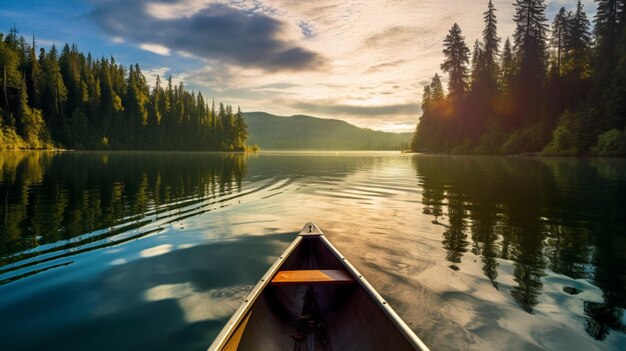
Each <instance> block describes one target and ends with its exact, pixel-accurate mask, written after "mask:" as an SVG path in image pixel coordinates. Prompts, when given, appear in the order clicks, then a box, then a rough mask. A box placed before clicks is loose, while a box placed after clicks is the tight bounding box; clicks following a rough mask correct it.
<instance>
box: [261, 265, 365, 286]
mask: <svg viewBox="0 0 626 351" xmlns="http://www.w3.org/2000/svg"><path fill="white" fill-rule="evenodd" d="M354 283H356V281H355V280H354V278H353V277H352V276H351V275H350V273H348V272H346V271H345V270H342V269H322V270H318V269H307V270H299V271H279V272H278V273H276V275H275V276H274V278H273V279H272V281H271V282H270V284H271V285H306V284H354Z"/></svg>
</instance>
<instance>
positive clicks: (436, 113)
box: [411, 0, 626, 156]
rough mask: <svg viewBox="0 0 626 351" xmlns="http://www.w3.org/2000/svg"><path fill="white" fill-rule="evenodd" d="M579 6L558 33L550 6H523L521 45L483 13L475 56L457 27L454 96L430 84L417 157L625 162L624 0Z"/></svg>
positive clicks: (537, 2)
mask: <svg viewBox="0 0 626 351" xmlns="http://www.w3.org/2000/svg"><path fill="white" fill-rule="evenodd" d="M596 3H597V11H596V13H595V16H594V19H593V23H594V26H593V29H592V28H591V22H590V20H589V19H588V18H587V15H586V13H585V11H584V8H583V5H582V4H581V2H580V1H578V3H577V4H576V6H575V8H573V9H570V10H567V9H565V8H561V9H560V10H559V11H558V13H557V14H556V16H555V18H554V20H553V23H552V25H551V26H549V25H548V24H547V21H548V20H547V18H546V13H545V11H546V5H545V2H544V0H515V2H514V3H513V6H514V8H515V15H514V18H513V20H514V22H515V24H516V28H515V31H514V34H513V40H512V41H511V40H510V39H509V38H506V40H505V41H504V44H503V45H502V47H501V44H502V38H500V37H499V36H498V33H497V16H496V9H495V7H494V5H493V3H492V1H491V0H490V1H489V2H488V6H487V11H486V12H485V13H484V17H483V19H484V23H485V27H484V30H483V32H482V41H478V40H476V42H475V43H474V46H473V49H472V50H470V48H469V47H468V46H467V44H466V43H465V38H464V37H463V35H462V32H461V28H460V27H459V26H458V25H457V24H456V23H455V24H454V25H453V26H452V28H451V29H450V31H449V33H448V35H447V36H446V38H445V39H444V43H443V45H444V49H443V54H444V61H443V63H442V64H441V70H442V71H443V72H444V73H447V75H448V79H447V83H448V84H447V93H446V92H445V91H444V88H443V84H442V77H441V76H439V75H438V74H435V76H434V77H433V78H432V80H431V82H430V84H428V85H426V86H425V87H424V92H423V98H422V116H421V118H420V121H419V122H418V125H417V127H416V130H415V134H414V137H413V140H412V143H411V148H412V149H413V150H414V151H422V152H445V153H458V154H520V153H538V152H541V153H542V154H543V155H562V156H565V155H567V156H576V155H599V156H624V155H626V129H625V127H626V25H625V24H626V1H625V0H596Z"/></svg>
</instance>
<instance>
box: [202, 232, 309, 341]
mask: <svg viewBox="0 0 626 351" xmlns="http://www.w3.org/2000/svg"><path fill="white" fill-rule="evenodd" d="M301 241H302V236H300V235H298V236H297V237H296V239H295V240H294V241H293V242H292V243H291V245H289V247H287V249H286V250H285V251H284V252H283V253H282V254H281V255H280V257H279V258H278V259H277V260H276V262H274V264H273V265H272V266H271V267H270V269H269V270H268V271H267V272H266V273H265V275H263V277H262V278H261V280H259V282H258V283H257V285H255V286H254V288H253V289H252V291H250V293H249V294H248V296H246V298H245V299H244V300H243V302H242V303H241V306H239V308H237V310H236V311H235V313H234V314H233V316H232V317H231V318H230V319H229V320H228V322H227V323H226V325H225V326H224V328H222V331H221V332H220V333H219V334H218V335H217V337H216V338H215V340H214V341H213V343H212V344H211V346H209V349H208V351H218V350H222V348H224V346H226V344H227V343H228V341H229V340H230V338H231V336H232V334H233V332H234V331H235V330H236V328H237V326H239V324H240V323H241V322H242V321H243V320H244V319H245V318H246V316H247V315H248V311H249V310H250V308H251V307H252V306H253V305H254V303H255V302H256V300H257V299H258V298H259V296H260V295H261V293H262V292H263V290H264V289H265V287H266V286H268V285H269V283H270V281H271V280H272V277H273V276H274V275H275V274H276V273H277V272H278V269H279V268H280V267H281V266H282V264H283V262H284V260H285V259H286V258H287V257H289V255H290V254H291V253H292V252H293V250H294V249H295V248H296V247H297V246H298V245H299V244H300V242H301Z"/></svg>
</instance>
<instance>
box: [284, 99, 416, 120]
mask: <svg viewBox="0 0 626 351" xmlns="http://www.w3.org/2000/svg"><path fill="white" fill-rule="evenodd" d="M290 105H291V107H293V108H296V109H300V110H302V111H308V113H317V114H323V115H340V116H353V117H360V118H369V117H381V116H404V115H415V116H417V114H418V113H419V110H420V108H419V105H418V104H417V103H404V104H391V105H377V106H364V105H344V104H337V103H336V102H335V101H315V102H292V103H291V104H290Z"/></svg>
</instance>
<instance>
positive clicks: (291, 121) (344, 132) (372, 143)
mask: <svg viewBox="0 0 626 351" xmlns="http://www.w3.org/2000/svg"><path fill="white" fill-rule="evenodd" d="M243 116H244V120H245V122H246V124H247V125H248V130H249V132H250V138H249V141H250V144H258V145H260V146H261V147H262V148H264V149H283V150H404V149H407V148H408V147H409V142H410V140H411V133H398V134H395V133H385V132H380V131H374V130H371V129H363V128H359V127H356V126H354V125H352V124H349V123H347V122H345V121H340V120H336V119H324V118H316V117H310V116H302V115H298V116H291V117H280V116H275V115H271V114H268V113H264V112H247V113H244V114H243Z"/></svg>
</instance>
